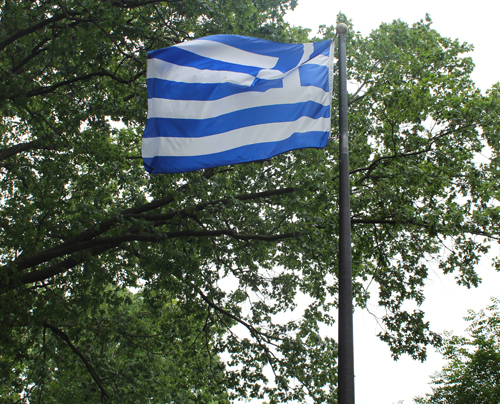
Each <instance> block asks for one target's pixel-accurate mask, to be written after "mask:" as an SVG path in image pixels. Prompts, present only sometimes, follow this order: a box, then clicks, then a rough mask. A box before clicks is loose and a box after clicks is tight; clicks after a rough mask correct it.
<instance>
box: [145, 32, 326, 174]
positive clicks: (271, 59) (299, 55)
mask: <svg viewBox="0 0 500 404" xmlns="http://www.w3.org/2000/svg"><path fill="white" fill-rule="evenodd" d="M331 48H332V41H331V40H326V41H322V42H316V43H307V44H282V43H274V42H270V41H265V40H262V39H256V38H249V37H242V36H234V35H215V36H209V37H205V38H201V39H195V40H193V41H189V42H184V43H181V44H178V45H175V46H171V47H169V48H166V49H160V50H155V51H152V52H149V53H148V73H147V86H148V120H147V123H146V129H145V130H144V135H143V139H142V156H143V159H144V165H145V167H146V169H147V170H148V171H149V172H151V173H175V172H186V171H194V170H198V169H201V168H209V167H217V166H222V165H227V164H238V163H245V162H250V161H258V160H265V159H268V158H270V157H273V156H275V155H277V154H280V153H284V152H286V151H289V150H294V149H300V148H306V147H315V148H321V147H325V146H326V144H327V142H328V137H329V134H330V108H331V98H332V97H331V93H332V70H333V52H332V51H331Z"/></svg>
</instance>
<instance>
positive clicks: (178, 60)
mask: <svg viewBox="0 0 500 404" xmlns="http://www.w3.org/2000/svg"><path fill="white" fill-rule="evenodd" d="M148 59H159V60H163V61H165V62H169V63H174V64H176V65H179V66H189V67H195V68H197V69H206V70H224V71H230V72H238V73H247V74H251V75H253V76H256V75H257V74H258V73H259V71H260V70H261V68H260V67H252V66H243V65H238V64H233V63H226V62H221V61H219V60H215V59H210V58H207V57H204V56H200V55H197V54H195V53H192V52H189V51H187V50H185V49H182V48H177V47H176V46H172V47H170V48H165V49H158V50H154V51H150V52H148Z"/></svg>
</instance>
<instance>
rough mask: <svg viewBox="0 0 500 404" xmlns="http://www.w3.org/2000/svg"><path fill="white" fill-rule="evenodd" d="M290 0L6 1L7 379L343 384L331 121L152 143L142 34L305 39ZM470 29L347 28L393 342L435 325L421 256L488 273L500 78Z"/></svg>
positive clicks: (16, 382) (363, 228)
mask: <svg viewBox="0 0 500 404" xmlns="http://www.w3.org/2000/svg"><path fill="white" fill-rule="evenodd" d="M294 3H295V2H294V1H286V0H253V1H252V0H213V1H203V2H201V1H196V0H189V1H167V2H160V1H155V0H152V1H127V0H117V1H109V2H98V1H94V0H87V1H84V2H82V1H67V2H63V3H55V2H50V1H49V2H27V1H17V2H16V1H14V2H5V3H2V9H1V12H0V16H1V25H0V49H1V50H2V52H1V53H0V68H1V69H2V73H3V77H4V79H3V81H2V83H1V84H0V86H2V88H1V89H0V97H1V98H0V111H1V113H2V119H1V121H0V170H1V171H0V175H1V177H2V178H1V179H2V180H1V181H0V192H1V203H0V209H1V214H0V227H1V233H0V260H1V262H0V264H1V267H0V321H1V323H2V328H1V330H0V343H1V346H2V352H1V355H2V357H1V363H2V368H1V369H0V371H1V381H0V392H1V394H2V396H3V397H6V400H9V401H12V402H15V401H16V400H21V401H23V400H24V401H25V402H27V401H30V402H36V401H37V400H38V401H40V400H41V402H45V401H47V402H50V401H49V400H51V399H53V400H55V401H60V402H61V401H75V399H74V398H73V397H77V399H79V400H85V399H87V398H88V400H93V401H96V400H99V398H100V399H101V400H102V401H104V402H110V403H111V402H127V401H130V402H134V400H135V402H143V401H147V400H151V401H152V402H157V401H158V402H166V401H167V402H168V400H171V401H172V402H186V403H189V402H197V403H198V402H200V403H215V402H221V403H224V402H225V401H227V400H232V399H234V398H236V397H238V398H239V399H245V398H255V397H261V398H265V399H266V400H267V401H268V402H269V403H278V402H279V403H282V402H286V401H291V400H296V401H304V400H306V398H307V397H309V398H312V399H313V400H314V401H315V402H325V403H326V402H328V403H334V402H336V391H335V390H336V383H337V375H336V356H337V355H336V354H337V346H336V342H335V341H334V340H333V339H331V338H325V337H324V336H323V335H324V332H322V331H323V330H324V329H325V328H324V327H325V326H331V325H333V323H334V320H333V317H332V313H334V311H335V307H336V304H337V292H338V289H337V287H338V283H337V273H338V267H337V265H338V263H337V250H338V239H337V236H336V235H337V234H338V220H337V214H338V210H337V200H338V165H337V156H338V143H337V141H336V139H335V136H333V138H332V140H331V141H330V143H329V145H328V146H327V148H326V149H324V150H298V151H295V152H293V153H287V154H284V155H280V156H277V157H275V158H273V159H271V160H269V161H264V162H258V163H252V164H244V165H238V166H231V167H220V168H216V169H211V170H206V171H201V172H193V173H186V174H178V175H164V176H151V177H150V176H148V175H147V174H146V172H145V170H144V169H143V167H142V163H141V160H140V158H139V156H140V142H141V131H142V129H143V127H144V123H145V118H146V108H147V102H146V98H147V97H146V91H145V79H144V73H145V61H146V52H147V51H148V50H151V49H155V48H161V47H165V46H169V45H171V44H174V43H177V42H179V41H182V40H185V39H187V38H192V37H198V36H203V35H208V34H216V33H234V34H244V35H251V36H256V37H264V38H268V39H273V40H279V41H290V42H296V41H305V37H306V35H307V33H308V30H305V29H302V28H291V27H288V26H287V25H286V24H284V23H283V21H282V14H283V13H284V12H285V11H286V10H287V9H288V8H290V7H293V6H294ZM7 16H8V18H7ZM339 18H341V19H344V20H346V19H345V17H343V16H340V17H339ZM332 33H333V31H332V29H331V28H326V27H325V28H324V34H325V36H331V35H332ZM469 49H470V47H469V46H468V45H465V44H460V43H458V42H457V41H452V40H449V39H446V38H443V37H441V36H440V35H439V34H438V33H437V32H436V31H434V30H433V29H432V28H431V23H430V22H429V21H426V22H420V23H417V24H415V25H414V26H412V27H410V26H408V25H406V24H405V23H403V22H401V21H395V22H394V23H392V24H384V25H382V26H381V27H380V28H379V29H377V30H375V31H374V32H373V33H372V34H371V35H370V36H369V37H367V38H362V37H361V36H360V35H359V34H358V33H356V32H354V31H353V30H352V29H351V31H350V33H349V46H348V51H349V61H348V68H349V78H350V80H351V81H352V82H354V83H355V84H356V85H357V86H358V90H357V91H354V92H353V93H352V94H351V95H350V100H349V102H350V106H349V109H350V133H351V134H352V136H351V179H352V200H351V208H352V223H353V272H354V280H353V281H354V292H355V299H356V303H357V304H358V305H359V306H361V307H363V306H364V305H365V303H366V300H367V298H368V296H369V293H370V292H371V290H372V289H373V287H374V286H376V287H378V295H379V303H380V305H381V306H382V307H385V309H386V313H387V315H386V316H384V318H383V319H382V320H383V322H384V324H385V330H384V332H383V333H382V334H381V337H382V339H384V340H386V341H387V342H388V343H389V344H390V346H391V349H392V350H393V353H394V355H395V356H396V357H397V356H399V355H401V354H404V353H408V354H410V355H412V356H413V357H415V358H418V359H423V358H425V348H426V346H427V345H428V344H438V343H439V342H440V337H439V336H438V335H436V334H435V333H433V332H432V331H431V329H430V325H429V324H428V323H426V322H425V318H424V315H423V313H422V312H421V311H418V310H417V311H409V312H408V311H407V310H406V307H408V305H407V304H405V303H406V302H408V301H410V302H415V303H416V304H417V305H418V304H420V303H422V301H423V299H424V296H423V294H422V287H423V284H424V282H425V279H426V277H427V271H428V267H427V262H428V260H429V259H436V260H439V261H440V267H441V269H442V270H443V271H444V272H454V273H455V274H456V276H457V281H458V282H459V283H462V284H464V285H466V286H468V287H470V286H474V285H476V284H477V283H478V282H479V279H478V277H477V274H476V273H475V271H474V265H475V264H476V262H477V260H478V259H479V257H480V255H481V254H482V253H484V252H485V251H487V250H488V248H489V246H488V240H495V239H498V236H499V233H498V229H499V228H500V227H499V219H500V211H499V210H498V197H499V194H498V192H499V191H498V189H499V187H498V178H499V172H500V171H499V163H500V157H499V151H500V150H499V149H500V142H499V133H500V131H499V129H500V122H499V116H500V114H499V108H500V106H499V105H500V103H499V102H498V101H499V95H500V87H499V86H495V87H493V88H492V89H491V91H490V92H489V93H488V94H486V95H483V94H481V93H480V92H479V91H478V90H477V89H476V88H475V86H474V83H472V81H471V80H470V72H471V71H472V68H473V64H472V61H471V60H470V59H469V58H467V57H464V56H463V54H464V53H465V52H467V51H468V50H469ZM335 99H336V97H335ZM334 116H335V114H334ZM116 122H120V123H121V125H119V126H117V125H116V124H115V123H116ZM335 133H337V122H336V120H335V119H334V120H333V134H335ZM479 152H485V153H488V155H489V158H488V159H487V160H485V161H484V162H481V163H478V162H477V161H476V160H475V159H476V156H477V155H478V153H479ZM443 244H446V246H447V248H449V250H450V252H449V253H447V254H443V253H442V251H443ZM369 284H371V285H372V287H371V288H368V285H369ZM129 290H134V291H136V292H137V293H136V294H135V295H133V294H131V292H128V291H129ZM40 397H41V398H40ZM86 397H87V398H86Z"/></svg>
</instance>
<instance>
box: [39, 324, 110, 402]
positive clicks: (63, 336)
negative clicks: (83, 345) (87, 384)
mask: <svg viewBox="0 0 500 404" xmlns="http://www.w3.org/2000/svg"><path fill="white" fill-rule="evenodd" d="M42 324H43V325H44V327H46V328H48V329H50V330H51V331H52V332H53V333H54V334H56V335H57V336H58V337H59V338H60V339H62V340H63V341H64V342H65V343H66V345H68V346H69V348H70V349H71V350H72V351H73V352H74V353H75V354H76V355H77V356H78V357H79V358H80V359H81V360H82V362H83V363H84V364H85V367H86V368H87V370H88V371H89V373H90V375H91V376H92V379H94V381H95V382H96V384H97V386H99V390H101V393H102V394H103V395H104V396H106V397H107V398H109V394H108V392H107V391H106V389H105V388H104V385H103V384H102V381H101V379H100V378H99V376H98V375H97V373H96V371H95V369H94V367H93V366H92V364H91V363H90V362H89V361H88V360H87V358H85V356H84V355H83V354H82V353H81V352H80V351H79V350H78V348H77V347H76V346H74V345H73V343H72V342H71V340H70V338H69V336H68V334H66V333H65V332H64V331H63V330H61V329H59V328H57V327H55V326H53V325H51V324H49V323H47V322H46V321H43V323H42Z"/></svg>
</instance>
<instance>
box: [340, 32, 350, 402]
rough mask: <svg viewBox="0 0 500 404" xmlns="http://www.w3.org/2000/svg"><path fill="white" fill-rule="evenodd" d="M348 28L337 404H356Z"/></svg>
mask: <svg viewBox="0 0 500 404" xmlns="http://www.w3.org/2000/svg"><path fill="white" fill-rule="evenodd" d="M347 30H348V28H347V25H346V24H344V23H340V24H338V25H337V37H338V51H339V127H340V152H339V158H340V167H339V170H340V173H339V225H340V229H339V342H338V348H339V353H338V403H339V404H354V348H353V325H352V261H351V206H350V193H351V187H350V184H349V144H348V128H347V57H346V34H347Z"/></svg>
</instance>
